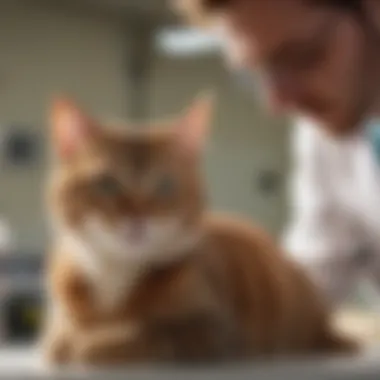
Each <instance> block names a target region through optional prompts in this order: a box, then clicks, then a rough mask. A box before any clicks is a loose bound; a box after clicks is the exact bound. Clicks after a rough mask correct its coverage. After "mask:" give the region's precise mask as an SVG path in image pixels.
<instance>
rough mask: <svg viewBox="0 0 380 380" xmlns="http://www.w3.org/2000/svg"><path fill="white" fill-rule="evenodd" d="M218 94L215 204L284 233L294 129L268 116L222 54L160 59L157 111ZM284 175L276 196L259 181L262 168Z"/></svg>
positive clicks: (210, 157)
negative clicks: (289, 146)
mask: <svg viewBox="0 0 380 380" xmlns="http://www.w3.org/2000/svg"><path fill="white" fill-rule="evenodd" d="M208 88H214V89H216V90H217V93H218V103H217V112H216V118H215V121H214V126H213V133H212V138H211V141H210V143H209V148H208V150H207V151H206V159H205V162H206V165H205V174H206V177H207V180H208V186H209V193H210V204H211V207H212V208H214V209H217V210H227V211H232V212H238V213H243V214H244V215H247V216H248V217H251V218H253V219H256V220H258V221H259V222H260V223H261V224H262V225H263V226H265V227H266V228H268V229H269V230H270V231H271V232H273V233H275V234H278V233H279V232H280V231H281V229H282V227H283V224H284V221H285V219H286V207H285V205H286V183H285V182H284V181H285V179H286V175H285V174H286V172H287V165H288V160H287V152H286V146H287V141H288V136H287V133H288V129H287V128H285V127H284V122H283V121H279V120H273V119H270V118H269V117H268V116H266V114H265V112H264V111H263V110H262V107H260V105H259V104H257V102H255V100H254V99H253V97H252V93H248V92H245V91H244V90H242V88H239V85H238V84H237V83H235V82H234V80H233V79H232V77H231V74H229V73H227V72H226V71H225V70H224V69H223V65H222V63H221V60H220V59H219V58H218V57H209V58H200V57H197V58H194V59H178V58H177V59H169V58H167V57H160V56H158V57H157V58H156V61H155V64H154V67H153V72H152V83H151V87H150V93H151V115H152V116H153V117H158V116H163V115H165V114H168V113H178V112H179V111H180V110H182V109H183V108H184V107H185V106H187V105H188V104H189V102H191V101H192V99H193V98H194V96H196V95H197V94H198V93H199V92H200V91H203V90H204V89H208ZM266 169H270V170H272V169H273V170H275V171H277V172H279V173H280V174H282V177H281V181H282V182H281V184H280V187H279V188H278V190H277V191H275V192H274V193H273V194H268V192H263V191H261V190H260V188H259V186H258V184H257V178H258V175H259V174H260V173H261V171H262V170H266Z"/></svg>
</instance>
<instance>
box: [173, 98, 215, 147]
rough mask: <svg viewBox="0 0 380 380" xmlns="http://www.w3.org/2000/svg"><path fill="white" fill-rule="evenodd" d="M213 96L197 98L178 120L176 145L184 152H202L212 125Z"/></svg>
mask: <svg viewBox="0 0 380 380" xmlns="http://www.w3.org/2000/svg"><path fill="white" fill-rule="evenodd" d="M214 103H215V94H214V93H213V92H208V93H204V94H202V95H201V96H198V97H197V99H195V101H194V102H193V104H192V105H191V106H190V108H188V109H187V110H186V112H185V114H184V116H182V118H181V119H180V125H179V128H178V144H179V146H180V148H181V149H183V150H184V152H187V153H190V154H198V153H200V152H201V151H202V149H203V147H204V145H205V143H206V140H207V137H208V132H209V129H210V127H211V124H212V116H213V111H214Z"/></svg>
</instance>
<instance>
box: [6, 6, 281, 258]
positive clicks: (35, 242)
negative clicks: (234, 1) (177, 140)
mask: <svg viewBox="0 0 380 380" xmlns="http://www.w3.org/2000/svg"><path fill="white" fill-rule="evenodd" d="M31 3H32V2H31ZM31 3H29V4H31ZM0 25H1V31H2V33H0V54H1V60H0V137H1V133H3V137H4V136H5V133H6V131H7V130H8V129H9V128H14V125H21V126H23V125H24V126H25V127H26V128H30V129H31V130H33V131H35V132H36V133H37V134H38V135H39V136H40V138H41V141H42V144H44V146H46V144H47V141H46V136H47V134H46V131H47V127H46V113H47V107H48V102H49V99H50V97H51V96H52V94H55V93H57V92H66V93H70V94H73V95H74V96H75V97H76V98H78V99H79V100H82V103H83V104H84V106H85V107H87V108H89V109H91V110H94V111H95V112H96V113H97V114H100V115H112V116H116V117H120V116H125V115H126V114H127V107H126V106H127V103H128V87H127V83H126V79H125V77H124V76H123V69H124V68H125V58H126V56H127V52H128V39H127V37H126V35H125V32H124V30H123V29H122V28H121V27H120V25H118V24H117V23H115V22H114V21H112V20H107V19H101V18H94V17H90V16H89V15H87V16H86V15H75V14H73V13H62V12H61V11H53V10H50V11H48V10H44V9H41V8H35V7H34V8H33V6H32V5H29V6H28V7H25V6H23V7H21V5H16V3H14V4H13V5H12V4H10V3H8V4H3V3H1V4H0ZM210 86H211V87H216V88H217V90H218V93H219V98H218V108H217V115H216V119H215V123H214V124H215V125H214V130H213V135H212V141H211V142H210V145H209V149H208V150H207V152H206V160H205V162H206V165H205V169H206V170H205V174H206V177H207V181H208V185H209V189H210V204H211V207H212V208H214V209H223V210H228V211H234V212H239V213H243V214H246V215H248V216H249V217H252V218H254V219H257V220H259V221H260V223H261V224H263V225H264V226H265V227H267V228H268V229H269V230H271V231H273V232H274V233H277V232H279V231H280V229H281V227H282V225H283V222H284V219H285V214H286V213H285V200H284V195H285V191H284V187H283V186H282V187H280V189H279V190H278V191H277V192H276V193H274V194H272V195H270V194H269V195H268V194H266V195H265V193H263V192H261V191H260V190H259V189H258V186H257V182H256V179H257V175H258V174H259V173H260V171H261V170H262V169H275V170H277V171H279V172H281V173H285V172H286V169H287V168H286V165H287V164H286V163H287V160H286V156H285V144H284V143H285V141H286V138H287V135H286V133H287V132H286V129H285V128H283V125H281V123H279V122H275V121H274V120H270V119H268V117H266V116H265V115H264V113H263V112H262V111H260V108H259V107H258V105H257V104H256V103H255V102H254V101H253V100H252V97H251V96H247V95H244V92H243V91H241V89H238V88H237V86H234V84H233V83H232V80H231V77H230V75H228V74H227V73H226V72H225V71H224V70H223V68H222V64H221V62H220V60H219V59H217V58H209V59H201V58H196V59H193V60H174V59H167V58H163V57H156V58H155V60H154V62H153V72H152V78H151V83H150V86H149V95H150V98H149V100H150V110H151V116H152V117H159V116H163V115H167V114H168V113H173V112H175V113H176V112H178V111H179V110H181V109H182V108H183V107H185V106H186V105H187V104H188V103H189V102H190V101H191V100H192V98H193V97H194V96H195V95H196V94H197V93H198V91H201V90H203V89H205V88H208V87H210ZM44 176H45V164H44V161H43V157H41V162H40V163H39V164H37V165H35V166H31V168H28V169H25V170H15V169H14V168H7V167H4V166H2V167H1V170H0V186H1V187H0V213H3V214H4V215H6V216H7V217H8V218H9V220H10V222H11V225H12V226H13V227H14V228H15V232H16V242H17V248H18V249H20V250H25V251H41V250H43V248H44V246H45V244H46V237H47V235H46V231H47V228H46V225H45V223H44V217H43V216H44V211H43V210H44V203H43V186H44Z"/></svg>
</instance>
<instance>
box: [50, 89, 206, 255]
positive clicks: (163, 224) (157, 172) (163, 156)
mask: <svg viewBox="0 0 380 380" xmlns="http://www.w3.org/2000/svg"><path fill="white" fill-rule="evenodd" d="M212 103H213V102H212V97H210V96H207V97H205V96H203V97H200V99H199V100H197V101H196V102H195V103H194V104H193V105H192V106H191V107H190V108H189V109H188V110H187V111H186V112H185V113H184V114H183V115H182V116H180V117H177V118H176V120H173V121H171V122H167V123H164V125H163V126H160V127H158V126H157V127H153V126H151V127H145V126H144V127H143V126H141V127H140V126H136V127H135V128H129V127H127V126H119V127H117V128H114V127H112V128H111V127H110V126H108V127H107V126H104V125H102V124H101V123H100V122H98V121H96V120H95V119H93V118H92V117H91V116H89V115H88V114H86V113H84V112H83V111H82V110H80V109H79V108H78V107H77V106H76V105H75V104H74V103H73V102H71V101H69V100H65V99H58V100H57V101H55V102H54V104H53V107H52V118H51V127H52V138H51V141H52V146H53V150H54V152H55V155H56V158H57V160H56V163H55V164H54V165H53V170H52V171H53V173H52V182H51V185H52V186H51V187H50V200H51V203H50V210H51V214H52V217H53V218H52V219H53V221H54V224H55V228H56V229H57V230H58V233H59V234H61V235H62V234H63V235H67V236H70V237H71V239H73V240H75V241H76V242H77V243H78V244H79V245H80V246H81V247H82V248H83V247H85V248H86V249H88V250H89V251H91V252H94V253H93V254H96V255H109V257H110V258H111V257H113V258H118V259H126V260H137V261H140V260H142V261H145V260H158V261H160V260H170V259H171V256H176V255H178V254H179V253H181V251H184V250H186V249H189V248H191V245H192V244H194V243H196V239H198V238H199V235H198V234H199V222H200V217H201V214H202V212H203V202H204V193H203V189H202V178H201V175H200V171H201V170H200V157H201V155H202V148H203V145H204V142H205V138H206V135H207V131H208V127H209V124H210V120H209V119H210V116H211V111H212Z"/></svg>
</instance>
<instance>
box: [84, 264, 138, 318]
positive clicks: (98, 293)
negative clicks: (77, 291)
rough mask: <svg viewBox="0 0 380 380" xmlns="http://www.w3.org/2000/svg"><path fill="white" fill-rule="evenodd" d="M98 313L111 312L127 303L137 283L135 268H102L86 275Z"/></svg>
mask: <svg viewBox="0 0 380 380" xmlns="http://www.w3.org/2000/svg"><path fill="white" fill-rule="evenodd" d="M88 276H89V278H88V280H89V282H90V283H91V287H92V292H93V299H94V302H96V306H97V308H99V311H112V310H114V309H115V308H116V307H117V306H118V305H119V304H120V302H122V301H125V302H127V301H128V299H129V297H130V295H131V293H132V291H133V289H134V288H135V286H136V283H137V281H138V270H137V268H126V267H123V266H121V267H115V266H112V267H104V268H100V269H99V270H98V271H97V272H96V273H93V274H89V275H88Z"/></svg>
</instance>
